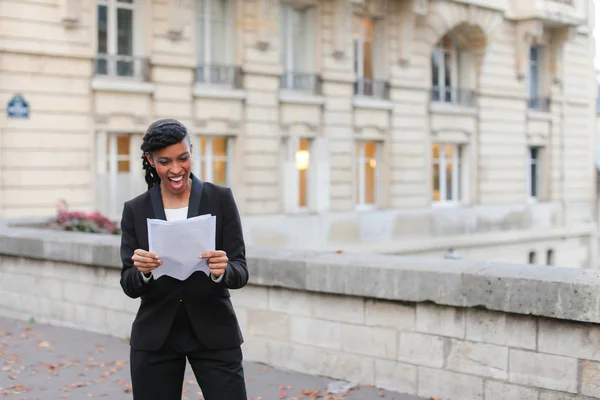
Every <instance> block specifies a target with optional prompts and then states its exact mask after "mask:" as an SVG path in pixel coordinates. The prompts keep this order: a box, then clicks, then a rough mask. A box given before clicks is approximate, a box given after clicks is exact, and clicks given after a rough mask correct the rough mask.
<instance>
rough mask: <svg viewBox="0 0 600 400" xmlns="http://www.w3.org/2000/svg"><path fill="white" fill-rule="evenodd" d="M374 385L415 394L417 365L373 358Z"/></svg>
mask: <svg viewBox="0 0 600 400" xmlns="http://www.w3.org/2000/svg"><path fill="white" fill-rule="evenodd" d="M375 386H377V387H378V388H382V389H386V390H393V391H396V392H399V393H406V394H417V367H416V366H414V365H408V364H404V363H400V362H396V361H387V360H375Z"/></svg>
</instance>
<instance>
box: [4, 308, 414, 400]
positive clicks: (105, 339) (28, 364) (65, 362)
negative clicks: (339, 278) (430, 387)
mask: <svg viewBox="0 0 600 400" xmlns="http://www.w3.org/2000/svg"><path fill="white" fill-rule="evenodd" d="M128 357H129V345H128V343H127V342H126V341H125V340H122V339H119V338H115V337H111V336H106V335H100V334H95V333H90V332H86V331H81V330H76V329H70V328H64V327H55V326H50V325H46V324H39V323H35V322H33V321H31V322H23V321H18V320H14V319H8V318H3V317H0V368H1V370H0V398H1V399H14V400H57V399H72V400H79V399H90V398H106V399H110V400H132V399H133V396H132V395H131V385H130V380H129V363H128ZM244 368H245V375H246V385H247V390H248V398H249V400H281V399H287V400H300V399H305V400H310V399H321V400H345V399H348V400H375V399H382V398H384V399H388V400H423V399H419V398H417V397H414V396H408V395H403V394H399V393H393V392H390V391H385V390H378V389H377V388H374V387H369V386H359V387H357V388H355V389H354V390H351V391H349V392H348V393H347V394H346V395H341V396H334V395H331V394H327V385H328V383H331V382H333V381H334V380H332V379H329V378H325V377H317V376H310V375H306V374H300V373H296V372H289V371H282V370H278V369H274V368H271V367H269V366H267V365H263V364H259V363H253V362H245V363H244ZM182 399H183V400H202V399H203V397H202V393H201V391H200V388H199V387H198V384H197V383H196V380H195V378H194V375H193V374H192V372H191V369H190V368H189V365H188V368H187V371H186V376H185V380H184V393H183V394H182ZM223 400H226V399H223Z"/></svg>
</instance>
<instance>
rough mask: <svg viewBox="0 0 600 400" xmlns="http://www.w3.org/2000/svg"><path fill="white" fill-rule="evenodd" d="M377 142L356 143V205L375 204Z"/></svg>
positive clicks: (378, 145)
mask: <svg viewBox="0 0 600 400" xmlns="http://www.w3.org/2000/svg"><path fill="white" fill-rule="evenodd" d="M379 147H380V144H379V142H365V141H360V142H357V143H356V159H357V166H356V183H357V184H356V199H357V202H358V205H359V206H361V205H375V204H376V202H377V189H378V185H377V162H378V158H379V155H378V153H379Z"/></svg>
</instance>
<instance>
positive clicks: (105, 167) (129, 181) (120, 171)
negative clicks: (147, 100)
mask: <svg viewBox="0 0 600 400" xmlns="http://www.w3.org/2000/svg"><path fill="white" fill-rule="evenodd" d="M141 141H142V135H141V134H129V133H118V132H109V133H105V132H101V133H99V134H98V135H97V141H96V160H97V167H96V173H97V180H96V181H97V187H96V193H97V204H98V208H99V209H100V211H101V212H103V213H105V214H107V215H109V216H110V217H113V218H118V217H120V214H121V212H122V206H123V203H124V202H125V201H126V200H129V199H131V198H132V197H134V196H136V195H137V194H139V193H142V192H143V191H144V190H145V189H146V185H145V182H144V176H143V170H142V160H141V158H140V157H141V155H142V154H141V151H140V145H141Z"/></svg>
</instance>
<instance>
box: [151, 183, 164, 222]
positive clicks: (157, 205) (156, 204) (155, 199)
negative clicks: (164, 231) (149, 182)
mask: <svg viewBox="0 0 600 400" xmlns="http://www.w3.org/2000/svg"><path fill="white" fill-rule="evenodd" d="M150 202H151V203H152V212H153V213H154V218H156V219H162V220H165V221H166V220H167V216H166V214H165V207H164V205H163V201H162V196H161V194H160V185H154V186H153V187H152V188H151V189H150Z"/></svg>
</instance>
